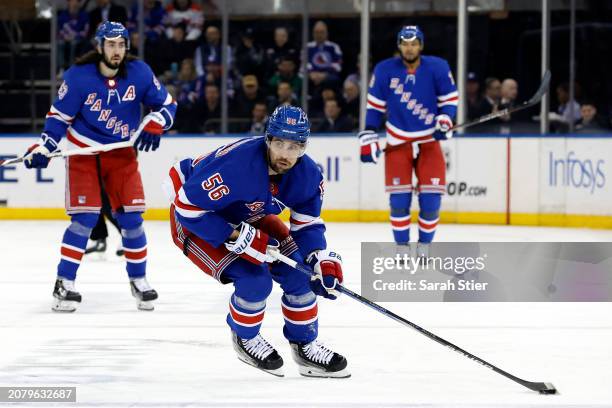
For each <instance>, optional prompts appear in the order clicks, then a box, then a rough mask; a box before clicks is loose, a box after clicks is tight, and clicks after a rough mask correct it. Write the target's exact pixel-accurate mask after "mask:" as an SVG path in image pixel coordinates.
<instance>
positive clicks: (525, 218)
mask: <svg viewBox="0 0 612 408" xmlns="http://www.w3.org/2000/svg"><path fill="white" fill-rule="evenodd" d="M321 216H322V218H323V219H324V220H325V221H329V222H388V221H389V211H386V210H323V213H322V214H321ZM417 217H418V213H416V212H414V213H413V214H412V219H413V220H416V219H417ZM144 218H145V220H156V221H165V220H168V209H165V208H151V209H148V210H147V211H146V213H145V214H144ZM281 218H282V219H283V220H285V221H287V220H288V219H289V215H288V212H287V211H285V212H284V213H283V214H281ZM67 219H68V216H67V215H66V213H65V211H64V209H63V208H0V220H67ZM440 222H441V223H443V224H493V225H505V224H506V214H505V213H494V212H451V211H443V212H442V213H441V214H440ZM510 225H526V226H546V227H579V228H597V229H612V216H609V215H586V214H529V213H513V214H510Z"/></svg>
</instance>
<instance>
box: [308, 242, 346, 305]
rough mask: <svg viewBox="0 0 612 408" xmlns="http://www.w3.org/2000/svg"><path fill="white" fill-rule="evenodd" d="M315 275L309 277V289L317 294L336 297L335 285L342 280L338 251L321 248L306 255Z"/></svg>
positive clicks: (329, 297) (340, 259)
mask: <svg viewBox="0 0 612 408" xmlns="http://www.w3.org/2000/svg"><path fill="white" fill-rule="evenodd" d="M308 264H309V265H310V266H312V269H313V270H314V272H315V275H313V276H312V278H311V279H310V289H311V290H312V291H313V292H314V293H316V294H317V295H319V296H323V297H325V298H328V299H332V300H333V299H336V298H337V297H338V294H339V293H338V291H337V290H336V285H338V284H340V283H342V281H343V280H344V278H343V276H342V258H341V257H340V255H338V253H336V252H334V251H330V250H329V249H323V250H320V251H315V252H313V253H311V254H310V256H309V257H308Z"/></svg>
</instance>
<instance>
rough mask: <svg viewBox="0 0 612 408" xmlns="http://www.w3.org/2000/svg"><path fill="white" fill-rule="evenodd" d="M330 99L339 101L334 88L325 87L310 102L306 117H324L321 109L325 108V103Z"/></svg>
mask: <svg viewBox="0 0 612 408" xmlns="http://www.w3.org/2000/svg"><path fill="white" fill-rule="evenodd" d="M330 99H334V100H339V99H340V98H339V96H338V94H337V92H336V89H335V88H334V87H331V86H326V87H324V88H323V89H322V90H321V92H320V93H319V94H318V95H315V96H314V97H313V98H312V100H311V101H310V105H309V109H310V110H309V111H308V116H309V117H312V118H321V117H324V116H325V113H324V112H323V110H324V109H323V108H324V107H325V102H326V101H329V100H330Z"/></svg>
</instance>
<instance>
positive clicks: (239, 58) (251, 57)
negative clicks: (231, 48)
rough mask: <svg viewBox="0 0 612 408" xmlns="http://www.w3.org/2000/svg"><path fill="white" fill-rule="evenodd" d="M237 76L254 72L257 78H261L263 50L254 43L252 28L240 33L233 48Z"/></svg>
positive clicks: (262, 72)
mask: <svg viewBox="0 0 612 408" xmlns="http://www.w3.org/2000/svg"><path fill="white" fill-rule="evenodd" d="M234 61H235V68H236V70H237V71H238V75H237V76H242V75H246V74H254V75H255V76H256V77H257V78H258V79H260V80H261V79H263V74H264V71H263V68H264V52H263V50H262V49H261V48H260V47H259V45H257V44H255V36H254V32H253V29H252V28H250V27H249V28H247V29H246V30H244V31H243V32H241V33H240V43H239V44H238V46H237V47H236V49H235V55H234Z"/></svg>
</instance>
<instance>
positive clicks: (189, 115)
mask: <svg viewBox="0 0 612 408" xmlns="http://www.w3.org/2000/svg"><path fill="white" fill-rule="evenodd" d="M171 84H172V85H173V86H174V88H175V89H176V95H175V99H176V101H177V102H178V108H177V112H176V118H175V123H176V128H177V130H178V131H179V132H183V133H195V132H198V131H199V130H200V125H199V124H200V123H201V120H200V118H199V116H200V115H201V114H202V112H201V103H202V99H203V97H204V85H205V80H204V78H203V77H198V76H197V74H196V70H195V65H194V63H193V60H192V59H189V58H188V59H185V60H183V62H182V63H181V70H180V71H179V73H178V77H177V78H176V80H174V81H173V82H171Z"/></svg>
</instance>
